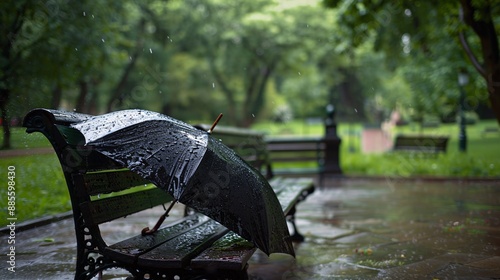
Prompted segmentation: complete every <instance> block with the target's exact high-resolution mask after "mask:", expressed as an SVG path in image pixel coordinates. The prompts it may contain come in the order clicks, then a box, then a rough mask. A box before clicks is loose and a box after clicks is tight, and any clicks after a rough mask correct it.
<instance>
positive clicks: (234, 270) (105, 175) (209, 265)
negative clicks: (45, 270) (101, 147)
mask: <svg viewBox="0 0 500 280" xmlns="http://www.w3.org/2000/svg"><path fill="white" fill-rule="evenodd" d="M90 117H92V116H90V115H85V114H79V113H75V112H65V111H58V110H50V109H35V110H32V111H31V112H29V113H28V114H27V115H26V117H25V119H24V123H23V126H25V127H26V128H27V132H28V133H32V132H41V133H43V134H44V135H45V136H46V137H47V139H48V140H49V141H50V142H51V144H52V146H53V148H54V150H55V152H56V154H57V156H58V158H59V161H60V163H61V167H62V170H63V173H64V176H65V179H66V183H67V187H68V190H69V194H70V199H71V203H72V209H73V218H74V224H75V234H76V241H77V260H76V272H75V279H91V278H93V277H94V276H96V275H99V274H100V273H102V272H103V271H104V270H106V269H110V268H122V269H125V270H127V271H128V272H130V273H131V274H132V275H133V276H134V277H135V278H136V279H179V278H180V279H185V278H191V277H199V276H203V277H212V278H218V277H219V276H223V277H224V278H234V279H245V278H246V277H247V273H246V269H247V266H248V265H247V261H248V259H249V258H250V257H251V256H252V254H253V253H254V252H255V250H256V248H255V247H254V246H253V244H250V243H249V242H246V241H244V240H243V239H242V238H241V237H239V236H236V235H235V234H233V233H231V232H228V230H227V229H225V228H223V227H222V228H221V226H220V225H219V226H217V225H214V224H213V221H212V220H210V219H207V218H206V217H204V216H202V215H199V214H196V213H195V214H191V215H188V216H186V217H184V218H183V219H181V220H179V221H176V222H174V223H173V224H171V225H168V226H165V227H163V228H161V229H160V231H159V232H157V233H155V234H154V235H150V236H142V235H140V234H139V235H138V236H136V237H133V238H130V239H127V240H123V241H121V242H118V243H116V244H112V245H108V244H106V242H105V241H104V238H103V237H102V236H101V231H100V228H99V225H100V224H103V223H106V222H109V221H112V220H116V219H118V218H122V217H126V216H128V215H130V214H133V213H136V212H140V211H142V210H145V209H149V208H152V207H154V206H157V205H161V204H164V203H166V202H169V201H171V199H172V198H171V197H170V196H169V195H168V194H167V193H166V192H164V191H162V190H160V189H158V188H156V187H154V186H151V187H145V186H144V184H147V183H149V182H147V181H145V180H144V179H142V178H140V177H139V176H137V175H135V174H134V173H132V172H131V171H129V170H126V169H123V168H122V167H120V166H118V165H117V164H116V163H115V162H114V161H112V160H110V159H109V158H107V157H105V156H103V155H101V154H100V153H97V152H95V151H93V150H92V149H89V148H88V147H86V146H84V140H83V136H82V135H81V134H80V133H79V132H78V131H77V130H75V129H72V128H71V127H70V126H69V125H70V124H72V123H76V122H81V121H84V120H86V119H88V118H90ZM229 136H234V139H235V141H236V142H238V143H239V145H238V148H239V149H240V150H241V151H240V152H242V153H245V152H246V153H247V154H245V156H244V158H245V157H246V158H247V159H248V160H251V161H252V163H253V164H254V166H255V167H256V168H257V169H259V170H263V171H265V173H266V174H267V176H268V177H269V178H270V177H271V176H272V170H271V169H270V165H269V162H268V159H269V157H268V155H267V153H266V149H265V142H264V140H263V138H262V137H261V136H259V135H258V134H252V133H250V132H248V133H245V132H241V131H240V132H239V133H228V134H227V135H226V136H222V137H223V139H230V137H229ZM242 139H246V140H244V141H242ZM228 141H229V140H228ZM231 141H232V140H231ZM229 142H230V141H229ZM245 142H246V144H244V143H245ZM242 143H243V144H242ZM248 150H250V151H251V152H249V153H248ZM270 184H271V185H272V186H273V188H274V189H275V192H276V193H277V196H278V199H279V200H280V203H281V204H282V206H283V211H284V215H286V216H287V219H289V220H290V221H291V222H292V223H293V226H294V228H295V223H294V214H295V209H296V205H297V203H299V202H300V201H302V200H304V199H305V198H306V197H307V196H308V195H309V194H310V193H312V192H313V191H314V185H313V183H312V180H311V179H306V178H298V179H296V178H294V179H292V178H273V179H270ZM110 194H113V195H110ZM107 196H109V197H107ZM207 220H209V221H207ZM194 227H197V229H205V228H207V230H201V232H202V233H206V235H204V234H193V233H192V232H191V231H192V230H194V229H193V228H194ZM212 228H214V229H213V230H212ZM209 229H210V231H209ZM294 231H295V232H294V236H293V237H295V238H296V240H297V241H301V240H303V237H302V236H301V235H300V234H299V233H298V232H297V230H296V228H295V229H294ZM173 232H174V233H173ZM196 232H200V230H197V231H196ZM180 243H183V244H184V243H185V244H186V245H185V247H180V249H173V248H178V247H179V246H178V244H180ZM171 244H173V245H175V246H173V245H171ZM169 246H170V247H169ZM183 246H184V245H183ZM183 250H186V252H184V251H183ZM164 254H165V255H164ZM167 255H168V256H167ZM178 255H179V256H178Z"/></svg>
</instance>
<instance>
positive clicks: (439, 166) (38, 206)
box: [0, 121, 500, 226]
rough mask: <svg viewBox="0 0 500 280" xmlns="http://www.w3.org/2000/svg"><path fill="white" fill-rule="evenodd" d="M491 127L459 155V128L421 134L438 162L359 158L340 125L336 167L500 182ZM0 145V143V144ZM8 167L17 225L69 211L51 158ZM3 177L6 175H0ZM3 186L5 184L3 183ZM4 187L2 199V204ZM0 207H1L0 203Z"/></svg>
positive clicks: (15, 138)
mask: <svg viewBox="0 0 500 280" xmlns="http://www.w3.org/2000/svg"><path fill="white" fill-rule="evenodd" d="M496 126H497V124H496V122H494V121H483V122H481V123H478V124H475V125H471V126H467V136H468V150H467V153H460V152H458V126H457V125H441V126H439V127H436V128H426V129H424V131H423V133H424V134H439V135H448V136H449V137H450V141H449V143H448V151H447V153H446V154H441V155H439V156H437V157H421V156H419V155H417V154H409V153H390V152H386V153H379V154H363V153H361V152H360V150H361V148H360V143H361V140H360V135H361V131H362V126H361V125H360V124H352V125H348V124H340V125H339V127H338V134H339V136H340V137H341V138H342V145H341V154H340V162H341V166H342V169H343V171H344V173H345V174H347V175H377V176H401V177H410V176H454V177H483V178H484V177H496V178H498V177H500V133H496V134H495V133H490V134H488V135H482V132H483V131H484V129H485V128H486V127H496ZM253 128H254V129H257V130H260V131H264V132H266V133H267V134H269V135H273V136H274V135H293V136H322V135H323V133H324V128H323V125H322V124H321V123H309V124H306V123H304V122H300V121H295V122H291V123H287V124H275V123H260V124H256V125H255V126H254V127H253ZM397 133H419V131H418V128H417V127H415V126H412V125H408V126H404V127H400V128H397V130H396V131H394V132H393V135H396V134H397ZM0 140H1V138H0ZM12 144H13V146H14V148H17V149H30V148H38V147H49V146H50V144H49V142H48V141H47V140H46V139H45V137H44V136H43V135H42V134H40V133H33V134H26V133H25V130H24V129H23V128H14V129H13V130H12ZM9 166H14V167H15V172H16V216H17V218H18V221H22V220H27V219H32V218H35V217H41V216H46V215H51V214H56V213H61V212H65V211H69V210H70V209H71V204H70V201H69V194H68V191H67V187H66V182H65V180H64V176H63V174H62V171H61V167H60V164H59V161H58V160H57V157H56V155H55V154H48V155H30V156H19V157H9V158H0V170H2V171H1V172H0V174H5V175H3V176H7V175H6V174H7V171H8V167H9ZM4 171H5V172H4ZM1 181H2V182H7V178H4V179H2V180H1ZM6 186H7V185H6V184H4V187H2V188H0V197H2V199H6V197H7V188H6ZM2 205H5V203H3V204H2ZM7 214H8V213H7V208H6V207H2V208H1V209H0V220H1V221H3V222H2V223H0V226H3V225H6V224H7V222H6V221H7V220H6V218H7Z"/></svg>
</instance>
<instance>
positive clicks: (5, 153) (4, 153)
mask: <svg viewBox="0 0 500 280" xmlns="http://www.w3.org/2000/svg"><path fill="white" fill-rule="evenodd" d="M53 152H54V149H52V147H43V148H30V149H11V150H0V158H9V157H18V156H30V155H42V154H50V153H53Z"/></svg>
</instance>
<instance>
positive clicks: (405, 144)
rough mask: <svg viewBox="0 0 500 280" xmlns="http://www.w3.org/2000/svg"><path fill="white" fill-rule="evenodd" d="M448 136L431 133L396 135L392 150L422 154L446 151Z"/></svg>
mask: <svg viewBox="0 0 500 280" xmlns="http://www.w3.org/2000/svg"><path fill="white" fill-rule="evenodd" d="M448 139H449V138H448V137H446V136H433V135H397V136H396V139H395V140H394V146H393V151H406V152H416V153H424V154H437V153H441V152H442V153H446V147H447V144H448Z"/></svg>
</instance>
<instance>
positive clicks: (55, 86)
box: [0, 0, 500, 205]
mask: <svg viewBox="0 0 500 280" xmlns="http://www.w3.org/2000/svg"><path fill="white" fill-rule="evenodd" d="M499 15H500V4H498V3H496V2H494V1H467V0H463V1H451V0H447V1H424V2H422V1H410V0H408V1H403V0H402V1H396V2H393V1H364V0H356V1H352V0H339V1H335V0H324V1H311V0H286V1H285V0H281V1H278V0H254V1H242V0H238V1H236V0H203V1H200V0H185V1H180V0H168V1H167V0H164V1H160V0H144V1H139V0H134V1H132V0H124V1H119V2H117V1H104V0H98V1H68V0H48V1H28V0H19V1H2V2H1V3H0V16H1V18H0V30H1V34H2V35H1V36H0V48H1V53H0V110H1V122H2V130H3V133H2V135H1V137H2V138H1V139H2V140H1V141H2V147H3V148H4V149H9V148H10V149H15V150H18V149H27V148H29V149H31V148H38V147H49V144H48V143H47V142H46V140H44V139H43V138H42V137H41V136H36V135H30V136H29V137H28V136H27V135H26V133H25V131H24V129H22V128H20V127H18V126H20V124H21V121H22V117H23V116H24V115H25V114H26V113H27V112H28V111H29V110H30V109H32V108H36V107H45V108H56V109H63V110H69V111H76V112H82V113H90V114H103V113H106V112H110V111H116V110H120V109H127V108H142V109H148V110H153V111H157V112H161V113H164V114H167V115H170V116H172V117H175V118H178V119H181V120H183V121H186V122H189V123H200V122H201V123H211V122H212V121H213V120H214V119H215V117H216V116H217V115H218V114H219V113H224V115H225V117H224V118H223V120H222V121H221V123H220V125H230V126H238V127H249V128H253V129H257V130H259V131H263V132H265V133H266V134H268V135H270V136H284V135H292V136H300V137H302V136H304V135H306V136H322V135H324V132H325V117H326V109H325V108H326V107H327V105H328V104H333V105H334V108H335V115H334V117H335V122H336V123H337V124H338V134H339V136H340V138H341V139H342V145H341V148H340V164H341V165H342V169H343V171H344V173H345V174H347V175H382V176H401V177H408V176H455V177H456V176H459V177H460V176H461V177H481V178H484V177H495V178H498V176H499V174H500V159H499V158H500V152H499V151H500V149H498V148H499V145H498V143H499V140H500V133H499V130H498V120H499V119H500V117H499V116H500V105H499V103H500V101H499V100H500V97H499V94H500V53H499V47H498V35H497V34H498V26H499V24H500V16H499ZM371 132H374V133H372V134H370V133H371ZM399 133H407V134H412V133H413V134H432V135H445V136H448V137H449V138H450V141H449V143H448V150H447V152H446V153H443V154H440V155H438V156H436V157H432V158H423V159H421V158H420V157H419V156H418V155H408V156H406V155H405V156H401V155H400V154H397V155H395V154H394V153H390V152H389V151H390V149H391V145H392V142H393V138H394V137H395V135H397V134H399ZM464 133H466V135H467V142H466V145H467V146H466V149H465V150H464V149H459V145H461V144H460V137H462V136H463V135H465V134H464ZM461 135H462V136H461ZM377 139H378V140H377ZM375 140H376V141H375ZM462 144H463V143H462ZM15 160H17V161H15ZM0 161H1V162H2V165H6V164H12V162H14V163H16V164H22V165H23V166H24V167H25V168H26V170H27V171H26V172H27V173H28V172H30V171H29V168H30V166H32V165H33V166H35V165H36V162H35V161H34V160H32V159H27V158H17V159H16V158H14V157H9V158H8V159H7V158H6V157H3V158H1V159H0ZM52 161H54V162H55V157H54V158H51V160H47V161H46V162H52ZM38 162H39V161H38ZM54 166H57V163H54ZM38 168H42V167H40V166H38ZM53 169H54V170H57V168H51V169H50V170H53ZM20 172H22V171H20ZM47 172H49V173H47V174H50V172H52V171H47ZM54 172H55V171H54ZM57 172H59V171H57ZM36 173H37V174H41V173H43V172H40V171H38V172H36ZM27 176H28V175H27ZM48 177H50V178H51V180H52V179H53V178H54V177H57V178H60V177H61V175H60V174H57V175H48ZM31 180H33V181H38V182H40V181H43V180H44V179H43V178H32V179H31ZM61 180H62V178H61ZM63 191H64V190H63ZM48 204H49V205H50V204H51V203H48Z"/></svg>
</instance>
